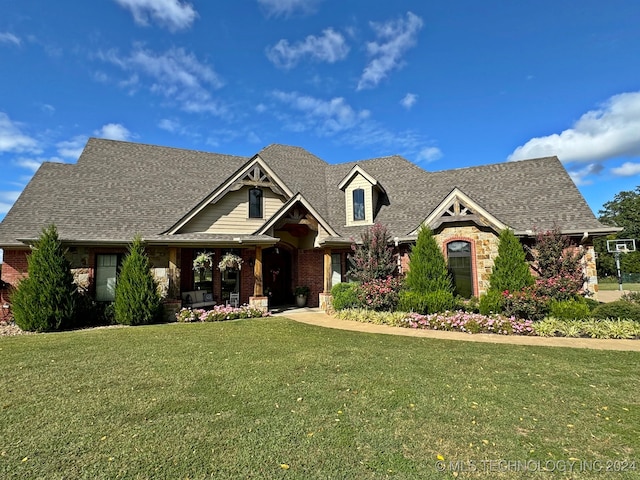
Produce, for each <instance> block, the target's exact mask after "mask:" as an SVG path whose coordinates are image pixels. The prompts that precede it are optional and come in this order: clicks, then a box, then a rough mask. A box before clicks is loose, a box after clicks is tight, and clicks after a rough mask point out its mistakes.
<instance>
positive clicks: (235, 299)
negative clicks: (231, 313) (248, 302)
mask: <svg viewBox="0 0 640 480" xmlns="http://www.w3.org/2000/svg"><path fill="white" fill-rule="evenodd" d="M229 305H231V306H232V307H236V308H238V307H239V306H240V294H239V293H237V292H231V295H230V296H229Z"/></svg>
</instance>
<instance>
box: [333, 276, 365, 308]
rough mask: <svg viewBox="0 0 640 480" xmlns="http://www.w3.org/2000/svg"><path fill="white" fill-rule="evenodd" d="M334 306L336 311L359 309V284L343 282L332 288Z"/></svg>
mask: <svg viewBox="0 0 640 480" xmlns="http://www.w3.org/2000/svg"><path fill="white" fill-rule="evenodd" d="M331 297H332V306H333V309H334V310H344V309H345V308H357V307H359V306H360V300H358V284H357V283H352V282H343V283H338V284H336V285H334V286H333V287H332V288H331Z"/></svg>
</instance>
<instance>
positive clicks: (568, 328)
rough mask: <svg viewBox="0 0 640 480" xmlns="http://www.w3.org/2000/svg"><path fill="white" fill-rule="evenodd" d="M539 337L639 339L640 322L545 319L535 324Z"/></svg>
mask: <svg viewBox="0 0 640 480" xmlns="http://www.w3.org/2000/svg"><path fill="white" fill-rule="evenodd" d="M535 331H536V333H537V334H538V335H540V336H541V337H591V338H627V339H633V338H640V322H635V321H633V320H611V319H609V320H597V319H589V320H561V319H558V318H554V317H549V318H545V319H544V320H542V321H540V322H537V323H536V324H535Z"/></svg>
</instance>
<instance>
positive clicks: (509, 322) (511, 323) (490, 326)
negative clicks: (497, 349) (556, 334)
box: [404, 311, 535, 335]
mask: <svg viewBox="0 0 640 480" xmlns="http://www.w3.org/2000/svg"><path fill="white" fill-rule="evenodd" d="M404 323H405V325H406V326H407V327H410V328H423V329H431V330H446V331H457V332H465V333H498V334H501V335H511V334H517V335H535V331H534V328H533V322H532V321H531V320H519V319H517V318H515V317H506V316H504V315H496V314H491V315H481V314H479V313H467V312H463V311H458V312H444V313H433V314H431V315H420V314H419V313H411V314H409V315H408V316H407V317H406V318H405V319H404Z"/></svg>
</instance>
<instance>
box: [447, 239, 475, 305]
mask: <svg viewBox="0 0 640 480" xmlns="http://www.w3.org/2000/svg"><path fill="white" fill-rule="evenodd" d="M447 260H448V263H449V271H450V272H451V274H452V276H453V285H454V287H455V292H456V294H458V295H460V296H461V297H464V298H471V296H472V295H473V271H472V268H471V266H472V265H471V243H469V242H465V241H462V240H456V241H454V242H449V243H448V244H447Z"/></svg>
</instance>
